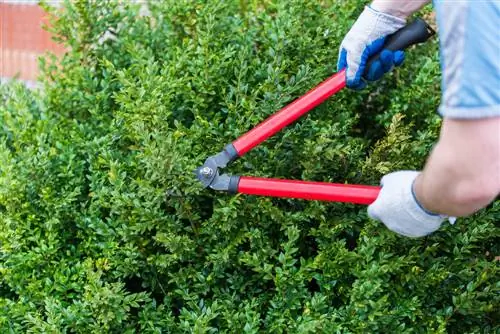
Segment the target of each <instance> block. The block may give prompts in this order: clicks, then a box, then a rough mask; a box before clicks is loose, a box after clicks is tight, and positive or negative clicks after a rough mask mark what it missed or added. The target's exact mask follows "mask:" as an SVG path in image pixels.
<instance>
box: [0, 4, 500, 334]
mask: <svg viewBox="0 0 500 334" xmlns="http://www.w3.org/2000/svg"><path fill="white" fill-rule="evenodd" d="M364 3H365V2H364V1H348V2H347V1H333V0H329V1H307V2H304V1H298V0H287V1H285V0H272V1H271V0H269V1H246V0H241V1H211V0H210V1H209V0H205V1H192V0H176V1H170V0H168V1H151V2H150V3H149V11H150V13H149V15H147V16H146V15H140V8H139V7H138V6H136V5H133V4H130V3H129V2H127V1H124V2H122V3H121V4H119V3H118V2H115V1H111V0H107V1H102V0H87V1H75V2H67V3H66V5H65V6H64V7H63V8H62V10H60V11H59V10H56V9H50V8H48V7H47V8H48V10H50V11H53V12H56V13H57V15H58V17H59V19H58V20H57V21H56V22H55V25H54V28H53V30H54V31H55V33H56V34H57V36H58V39H59V40H60V41H61V42H62V43H64V45H66V46H67V47H69V48H70V51H69V52H68V53H67V54H66V55H65V56H64V58H62V59H61V60H56V59H55V58H53V57H51V56H47V57H45V58H44V59H42V60H41V67H42V70H43V75H42V78H41V79H42V81H43V89H42V90H40V91H28V90H27V89H25V88H23V86H22V85H20V84H16V83H13V84H9V85H3V86H2V87H1V88H0V94H1V104H0V122H1V126H0V161H1V163H0V224H1V229H0V275H1V276H0V332H2V333H25V332H30V333H40V332H47V333H134V332H140V333H448V332H449V333H492V332H495V331H497V330H499V329H500V326H499V323H498V319H499V316H500V315H499V314H498V310H499V309H500V307H499V293H498V292H499V287H500V285H499V281H500V280H499V278H500V275H499V266H498V260H497V259H496V258H495V257H496V256H497V255H499V248H498V247H499V233H498V232H499V230H498V228H497V227H496V226H495V224H496V222H497V221H498V219H499V217H500V205H499V203H498V202H496V203H494V204H492V205H490V207H488V208H487V209H485V210H481V211H480V212H478V213H477V214H475V215H474V216H472V217H470V218H467V219H460V220H459V221H458V222H457V224H455V225H453V226H452V225H449V224H446V226H445V227H444V228H442V229H441V230H440V231H438V232H436V233H434V234H433V235H431V236H429V237H426V238H422V239H416V240H413V239H408V238H403V237H399V236H397V235H395V234H394V233H392V232H390V231H388V230H387V229H386V228H385V227H384V226H383V225H382V224H381V223H378V222H375V221H372V220H369V219H368V218H367V215H366V207H364V206H358V205H351V204H339V203H323V202H313V201H300V200H287V199H275V198H263V197H251V196H229V195H225V194H221V193H213V192H210V191H208V190H205V189H202V188H201V186H200V184H199V183H198V181H197V180H196V179H195V177H194V174H193V170H194V169H195V168H196V167H197V166H199V165H201V164H202V163H203V161H204V160H205V158H206V157H208V156H209V155H212V154H214V153H217V152H219V151H220V150H221V149H222V148H223V147H224V145H225V144H227V143H229V142H231V141H233V140H234V139H236V138H237V137H238V136H239V135H241V134H243V133H245V132H246V131H248V130H249V129H251V128H252V127H254V126H255V125H256V124H257V123H259V122H260V121H262V120H263V119H265V118H266V117H267V116H269V115H271V114H273V113H274V112H276V111H277V110H278V109H279V108H280V107H282V106H284V105H285V104H287V103H289V102H291V101H292V100H294V99H295V98H297V97H299V96H300V95H302V94H304V93H305V92H306V91H307V90H309V89H310V88H312V87H314V86H315V85H316V84H318V83H319V82H321V81H322V80H324V79H325V78H326V77H328V76H329V75H331V74H332V73H334V72H335V70H336V60H337V50H338V46H339V43H340V42H341V40H342V37H343V36H344V35H345V33H346V32H347V30H348V29H349V27H350V25H351V24H352V23H353V21H354V20H355V19H356V17H357V15H359V13H360V11H361V10H362V7H363V4H364ZM430 10H431V8H426V9H425V11H424V13H428V12H429V11H430ZM439 97H440V69H439V54H438V41H437V39H434V40H433V41H430V42H428V43H427V44H426V45H424V46H419V47H417V48H414V49H412V50H411V52H409V53H408V54H407V60H406V63H405V65H404V66H403V67H402V68H401V69H398V70H397V71H395V72H393V73H391V74H390V75H388V76H387V77H385V78H384V79H383V80H382V81H381V82H379V83H377V85H371V86H370V88H369V89H367V90H366V91H364V92H362V93H355V92H351V91H347V90H344V91H342V92H340V93H339V94H337V95H336V96H335V97H333V98H331V99H329V100H328V101H327V102H325V103H324V104H323V105H321V106H319V107H317V108H316V109H315V110H314V111H313V112H311V113H310V115H308V116H306V117H304V118H303V119H301V120H299V121H298V122H296V123H295V124H293V125H292V126H290V127H288V128H287V129H286V130H285V131H283V132H281V133H279V134H278V135H276V136H275V137H273V138H271V139H270V140H268V141H267V142H265V143H264V144H263V145H261V146H259V147H258V148H256V149H255V150H253V151H252V152H250V153H249V154H248V155H246V156H245V157H244V158H242V159H240V160H239V161H237V162H236V163H235V164H234V165H232V166H231V172H232V173H234V174H241V175H258V176H267V177H279V178H294V179H304V180H315V181H327V182H348V183H362V184H378V182H379V180H380V178H381V176H382V175H384V174H385V173H387V172H389V171H394V170H400V169H420V168H422V166H423V163H424V162H425V158H426V156H427V155H428V153H429V151H430V149H431V147H432V145H433V143H434V142H435V141H436V139H437V136H438V132H439V127H440V122H441V120H440V118H439V117H438V116H437V114H436V108H437V106H438V103H439Z"/></svg>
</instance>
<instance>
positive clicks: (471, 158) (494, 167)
mask: <svg viewBox="0 0 500 334" xmlns="http://www.w3.org/2000/svg"><path fill="white" fill-rule="evenodd" d="M414 190H415V195H416V197H417V199H418V201H419V202H420V203H421V204H422V206H423V207H424V208H425V209H427V210H429V211H431V212H436V213H440V214H445V215H449V216H455V217H460V216H468V215H470V214H472V213H474V212H476V211H477V210H479V209H481V208H483V207H485V206H487V205H488V204H489V203H490V202H492V201H493V200H494V199H495V197H496V196H497V195H498V194H500V117H496V118H485V119H478V120H454V119H447V118H445V120H444V122H443V127H442V130H441V136H440V139H439V141H438V143H437V144H436V146H435V148H434V150H433V152H432V153H431V155H430V157H429V159H428V161H427V164H426V166H425V168H424V170H423V172H422V174H421V175H419V177H417V179H416V181H415V188H414Z"/></svg>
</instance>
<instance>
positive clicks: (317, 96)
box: [233, 70, 345, 157]
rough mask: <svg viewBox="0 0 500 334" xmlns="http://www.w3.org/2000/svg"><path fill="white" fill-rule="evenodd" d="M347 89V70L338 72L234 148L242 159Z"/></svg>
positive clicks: (242, 139) (238, 141) (235, 143)
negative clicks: (343, 89)
mask: <svg viewBox="0 0 500 334" xmlns="http://www.w3.org/2000/svg"><path fill="white" fill-rule="evenodd" d="M344 87H345V70H342V71H340V72H337V73H336V74H334V75H332V76H331V77H330V78H328V79H326V80H325V81H323V82H322V83H321V84H319V85H318V86H317V87H315V88H313V89H311V90H310V91H309V92H307V93H306V94H305V95H303V96H302V97H300V98H299V99H297V100H295V101H294V102H292V103H291V104H289V105H288V106H286V107H284V108H283V109H281V110H280V111H278V112H277V113H276V114H274V115H272V116H270V117H269V118H267V119H266V120H265V121H263V122H262V123H260V124H259V125H257V127H255V128H253V129H252V130H250V131H249V132H247V133H246V134H244V135H243V136H241V137H240V138H238V139H236V140H235V141H234V142H233V145H234V148H235V149H236V151H237V152H238V155H239V156H240V157H241V156H243V155H244V154H245V153H247V152H248V151H250V150H251V149H252V148H254V147H255V146H257V145H259V144H260V143H262V142H263V141H265V140H266V139H267V138H269V137H271V136H272V135H274V134H275V133H277V132H278V131H280V130H281V129H282V128H284V127H285V126H287V125H289V124H290V123H292V122H294V121H295V120H297V119H298V118H300V117H301V116H302V115H304V114H305V113H307V112H308V111H310V110H311V109H313V108H314V107H316V106H318V105H319V104H321V103H323V102H324V101H325V100H326V99H328V98H329V97H330V96H332V95H333V94H335V93H337V92H338V91H339V90H341V89H342V88H344Z"/></svg>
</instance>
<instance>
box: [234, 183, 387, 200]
mask: <svg viewBox="0 0 500 334" xmlns="http://www.w3.org/2000/svg"><path fill="white" fill-rule="evenodd" d="M238 192H239V193H242V194H247V195H258V196H271V197H287V198H301V199H307V200H319V201H330V202H348V203H355V204H366V205H369V204H371V203H373V202H374V201H375V200H376V199H377V196H378V194H379V192H380V187H377V186H364V185H347V184H338V183H326V182H308V181H296V180H280V179H267V178H256V177H248V176H242V177H240V180H239V183H238Z"/></svg>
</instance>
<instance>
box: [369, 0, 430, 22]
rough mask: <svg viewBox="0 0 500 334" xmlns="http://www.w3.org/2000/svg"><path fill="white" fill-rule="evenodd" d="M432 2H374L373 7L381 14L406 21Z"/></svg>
mask: <svg viewBox="0 0 500 334" xmlns="http://www.w3.org/2000/svg"><path fill="white" fill-rule="evenodd" d="M430 1H431V0H374V1H373V2H372V4H371V7H372V8H373V9H375V10H377V11H379V12H383V13H387V14H390V15H393V16H397V17H400V18H403V19H406V18H407V17H408V16H410V15H411V14H413V13H414V12H416V11H418V10H419V9H420V8H422V7H423V6H425V5H426V4H428V3H429V2H430Z"/></svg>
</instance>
